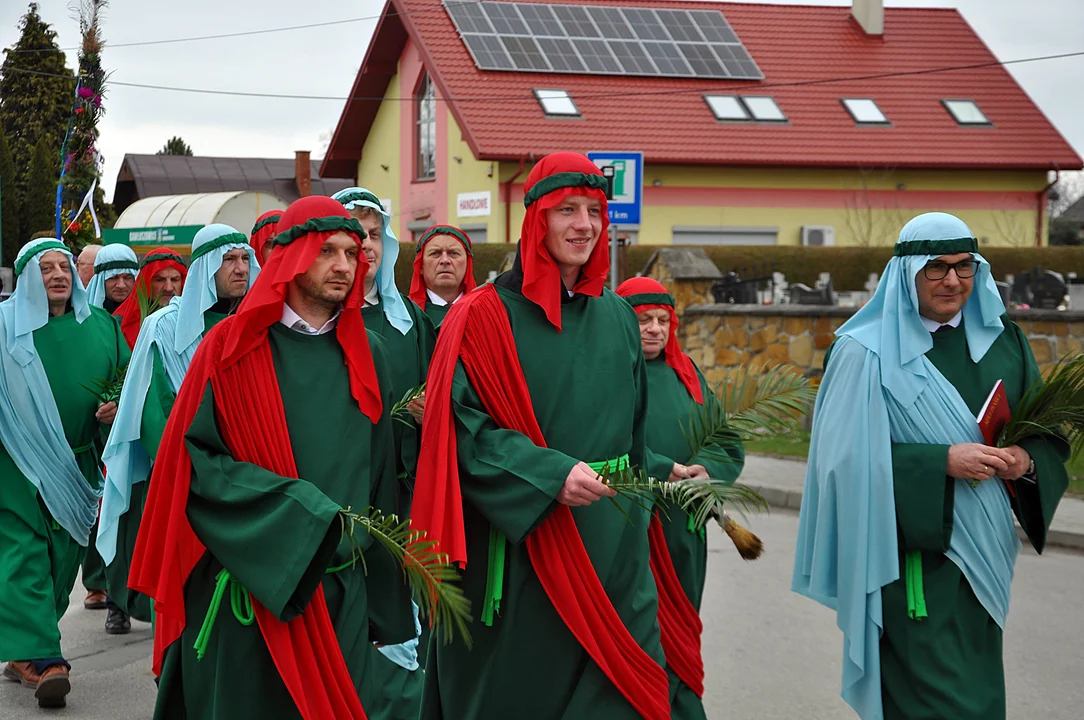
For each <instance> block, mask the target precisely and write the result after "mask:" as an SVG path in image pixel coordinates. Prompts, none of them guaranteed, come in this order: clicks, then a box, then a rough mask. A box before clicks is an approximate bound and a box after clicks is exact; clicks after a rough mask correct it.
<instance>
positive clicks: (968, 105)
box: [941, 100, 991, 125]
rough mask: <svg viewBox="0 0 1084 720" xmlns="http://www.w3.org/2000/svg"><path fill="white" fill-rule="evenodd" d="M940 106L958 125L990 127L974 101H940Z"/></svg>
mask: <svg viewBox="0 0 1084 720" xmlns="http://www.w3.org/2000/svg"><path fill="white" fill-rule="evenodd" d="M941 104H942V105H944V106H945V109H946V110H948V112H949V115H952V117H953V119H954V120H956V122H957V123H959V124H960V125H990V124H991V122H990V121H989V120H987V119H986V115H984V114H983V112H982V110H980V109H979V106H978V104H976V103H975V101H974V100H942V101H941Z"/></svg>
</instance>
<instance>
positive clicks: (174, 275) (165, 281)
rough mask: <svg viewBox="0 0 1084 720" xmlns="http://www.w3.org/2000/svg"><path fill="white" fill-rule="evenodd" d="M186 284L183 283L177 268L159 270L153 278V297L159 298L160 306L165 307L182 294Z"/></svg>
mask: <svg viewBox="0 0 1084 720" xmlns="http://www.w3.org/2000/svg"><path fill="white" fill-rule="evenodd" d="M183 289H184V283H183V282H182V281H181V273H180V272H179V271H178V270H176V269H175V268H165V269H163V270H159V271H158V272H156V273H155V274H154V277H153V278H151V297H152V298H158V304H159V305H163V306H164V305H165V304H166V303H168V302H169V301H170V300H171V299H173V298H175V297H177V296H178V295H180V294H181V291H182V290H183Z"/></svg>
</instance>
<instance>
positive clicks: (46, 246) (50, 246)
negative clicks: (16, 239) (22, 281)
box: [15, 240, 71, 277]
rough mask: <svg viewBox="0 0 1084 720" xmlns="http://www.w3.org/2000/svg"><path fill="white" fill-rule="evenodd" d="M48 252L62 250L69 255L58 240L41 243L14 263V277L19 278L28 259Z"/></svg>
mask: <svg viewBox="0 0 1084 720" xmlns="http://www.w3.org/2000/svg"><path fill="white" fill-rule="evenodd" d="M49 250H64V251H65V252H68V253H69V254H70V253H71V251H70V250H68V246H67V245H65V244H64V243H62V242H60V241H59V240H50V241H48V242H43V243H42V244H41V245H38V246H37V247H36V248H34V251H33V252H28V253H27V254H26V255H23V256H22V257H21V258H19V259H18V260H16V261H15V277H19V275H21V274H22V272H23V269H24V268H25V267H26V264H27V263H28V262H30V258H32V257H37V256H38V255H41V254H42V253H43V252H47V251H49Z"/></svg>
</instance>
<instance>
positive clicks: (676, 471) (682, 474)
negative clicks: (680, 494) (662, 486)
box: [666, 463, 689, 482]
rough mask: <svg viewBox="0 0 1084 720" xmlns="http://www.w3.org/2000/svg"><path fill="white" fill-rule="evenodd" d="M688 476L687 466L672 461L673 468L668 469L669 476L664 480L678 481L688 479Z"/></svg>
mask: <svg viewBox="0 0 1084 720" xmlns="http://www.w3.org/2000/svg"><path fill="white" fill-rule="evenodd" d="M688 477H689V468H687V467H685V466H684V465H682V464H681V463H674V467H673V469H671V470H670V477H668V478H666V482H679V481H681V480H686V479H688Z"/></svg>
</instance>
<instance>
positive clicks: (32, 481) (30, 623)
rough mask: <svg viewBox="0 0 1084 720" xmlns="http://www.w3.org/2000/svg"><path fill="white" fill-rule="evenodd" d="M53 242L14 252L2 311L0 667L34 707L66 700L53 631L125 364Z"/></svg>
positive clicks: (91, 502) (119, 346)
mask: <svg viewBox="0 0 1084 720" xmlns="http://www.w3.org/2000/svg"><path fill="white" fill-rule="evenodd" d="M74 265H75V263H74V260H73V259H72V255H71V253H70V252H69V251H68V249H67V248H66V247H65V245H64V244H63V243H62V242H60V241H59V240H54V239H51V238H43V239H38V240H33V241H31V242H29V243H27V244H26V245H24V246H23V248H22V250H20V251H19V254H18V256H17V257H16V259H15V277H16V278H17V287H16V290H15V294H14V295H12V297H11V298H10V299H9V300H7V301H5V302H4V303H2V304H0V588H3V589H4V608H3V611H2V612H0V660H2V661H7V666H6V667H5V668H4V671H3V674H4V677H6V678H8V679H10V680H15V681H17V682H21V683H22V684H23V685H24V686H26V687H30V688H34V690H35V696H36V697H37V699H38V704H39V705H40V706H42V707H63V706H64V705H65V702H66V700H65V696H66V695H67V694H68V692H69V691H70V690H71V684H70V681H69V677H68V671H69V669H70V666H69V665H68V663H67V662H66V661H65V660H64V658H63V657H62V655H61V648H60V629H59V627H58V623H59V621H60V618H61V617H62V616H63V615H64V611H65V610H66V609H67V607H68V596H69V595H70V593H71V591H72V587H73V586H74V585H75V578H76V574H77V573H78V571H79V563H80V561H81V560H82V558H83V553H84V550H85V548H86V546H87V543H88V542H89V539H90V530H91V526H92V525H93V524H94V520H95V518H96V517H97V514H98V498H99V497H100V496H101V486H102V475H101V472H100V470H99V467H98V465H99V463H98V448H99V447H100V443H101V442H102V441H103V440H104V435H105V433H107V432H108V427H109V425H110V424H111V423H112V422H113V417H114V415H115V414H116V408H117V405H116V403H115V402H103V400H102V398H103V397H104V395H105V394H106V392H105V391H106V387H105V386H107V385H109V384H111V383H113V382H114V381H115V379H116V378H117V377H118V375H119V373H120V371H121V370H122V369H123V368H124V367H125V365H126V364H127V362H128V345H127V344H126V343H125V342H124V337H123V335H122V334H121V331H120V326H119V324H118V322H117V320H116V318H113V317H111V316H110V315H109V314H108V313H106V312H105V311H104V310H102V309H100V308H95V307H90V306H89V305H88V303H87V296H86V291H85V290H84V289H83V283H82V282H81V281H80V280H79V278H78V276H77V275H76V274H75V268H74Z"/></svg>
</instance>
